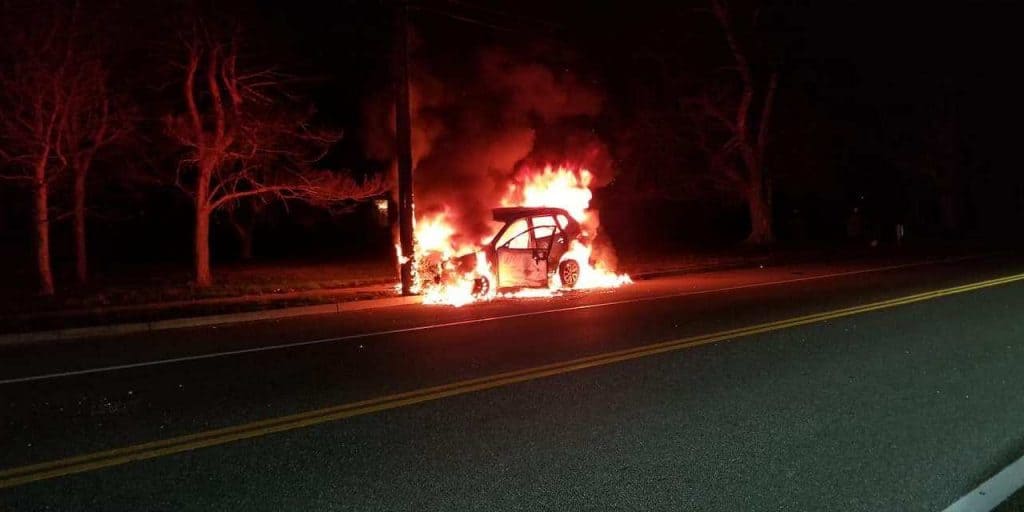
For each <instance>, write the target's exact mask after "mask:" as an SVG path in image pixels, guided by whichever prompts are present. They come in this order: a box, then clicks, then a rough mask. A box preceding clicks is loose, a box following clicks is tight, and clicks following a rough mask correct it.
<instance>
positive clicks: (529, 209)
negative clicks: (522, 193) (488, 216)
mask: <svg viewBox="0 0 1024 512" xmlns="http://www.w3.org/2000/svg"><path fill="white" fill-rule="evenodd" d="M491 212H492V213H493V215H494V220H496V221H499V222H512V221H514V220H516V219H521V218H523V217H533V216H535V215H565V216H566V217H568V218H570V219H572V215H569V212H567V211H565V210H563V209H561V208H551V207H547V206H511V207H507V208H495V209H493V210H491ZM573 220H576V219H573Z"/></svg>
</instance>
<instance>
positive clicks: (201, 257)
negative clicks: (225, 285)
mask: <svg viewBox="0 0 1024 512" xmlns="http://www.w3.org/2000/svg"><path fill="white" fill-rule="evenodd" d="M195 235H196V238H195V274H196V285H197V286H210V285H211V284H212V283H213V275H212V274H211V273H210V211H209V210H208V209H207V208H206V205H205V204H199V200H198V199H197V200H196V232H195Z"/></svg>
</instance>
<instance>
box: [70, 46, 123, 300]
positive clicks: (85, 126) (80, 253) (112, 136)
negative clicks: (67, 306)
mask: <svg viewBox="0 0 1024 512" xmlns="http://www.w3.org/2000/svg"><path fill="white" fill-rule="evenodd" d="M112 103H115V104H114V105H112ZM67 105H68V115H67V116H65V119H64V126H63V131H64V143H63V148H64V150H63V151H64V153H65V154H66V157H67V164H68V167H69V168H70V170H71V176H72V179H73V182H74V183H73V186H72V189H71V194H72V207H71V214H72V218H73V224H74V238H75V276H76V278H77V279H78V282H79V283H80V284H84V283H85V282H86V281H87V280H88V275H89V265H88V246H87V234H86V213H87V193H88V186H87V185H88V178H89V171H90V169H91V168H92V164H93V161H94V159H95V158H96V153H97V152H98V151H100V150H101V149H103V148H104V147H106V146H108V145H110V144H111V143H112V142H114V141H115V140H117V139H118V138H120V137H121V136H122V135H124V134H125V132H127V130H128V128H129V124H128V119H127V116H126V115H125V112H124V111H123V110H121V109H123V106H124V104H123V102H121V103H120V104H117V103H116V102H115V101H114V99H113V94H112V93H111V91H110V89H109V72H108V70H107V67H106V65H105V64H104V62H103V60H102V59H101V58H100V57H99V56H98V55H96V56H93V57H92V58H89V59H83V61H82V62H81V63H80V65H78V66H77V67H76V73H75V75H74V76H72V77H71V81H70V83H69V84H68V102H67Z"/></svg>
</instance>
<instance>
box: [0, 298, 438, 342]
mask: <svg viewBox="0 0 1024 512" xmlns="http://www.w3.org/2000/svg"><path fill="white" fill-rule="evenodd" d="M422 300H423V297H420V296H412V297H389V298H386V299H371V300H355V301H349V302H337V303H334V304H318V305H314V306H298V307H292V308H280V309H268V310H264V311H247V312H244V313H228V314H223V315H206V316H197V317H190V318H174V319H169V320H155V321H152V322H136V323H127V324H113V325H98V326H94V327H76V328H72V329H57V330H53V331H34V332H22V333H12V334H0V345H13V344H17V343H31V342H40V341H59V340H71V339H78V338H91V337H96V336H118V335H124V334H136V333H143V332H153V331H165V330H170V329H182V328H187V327H207V326H211V325H224V324H236V323H244V322H255V321H258V320H275V319H280V318H292V317H297V316H307V315H326V314H331V313H345V312H348V311H361V310H365V309H376V308H387V307H394V306H404V305H408V304H418V303H420V302H422Z"/></svg>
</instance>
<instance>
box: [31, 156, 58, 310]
mask: <svg viewBox="0 0 1024 512" xmlns="http://www.w3.org/2000/svg"><path fill="white" fill-rule="evenodd" d="M42 165H44V166H45V163H43V164H42ZM43 169H44V172H45V167H44V168H43ZM36 174H37V178H36V183H35V184H34V187H33V189H34V190H33V192H34V197H33V204H34V207H35V212H34V214H35V219H34V224H35V228H36V266H37V270H38V272H39V293H40V294H42V295H53V291H54V289H53V268H52V266H51V264H50V216H49V211H48V210H49V204H48V201H47V199H48V197H47V196H48V191H49V187H48V186H47V183H46V179H45V176H44V177H42V178H39V177H38V175H39V174H40V172H39V171H38V170H37V172H36Z"/></svg>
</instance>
